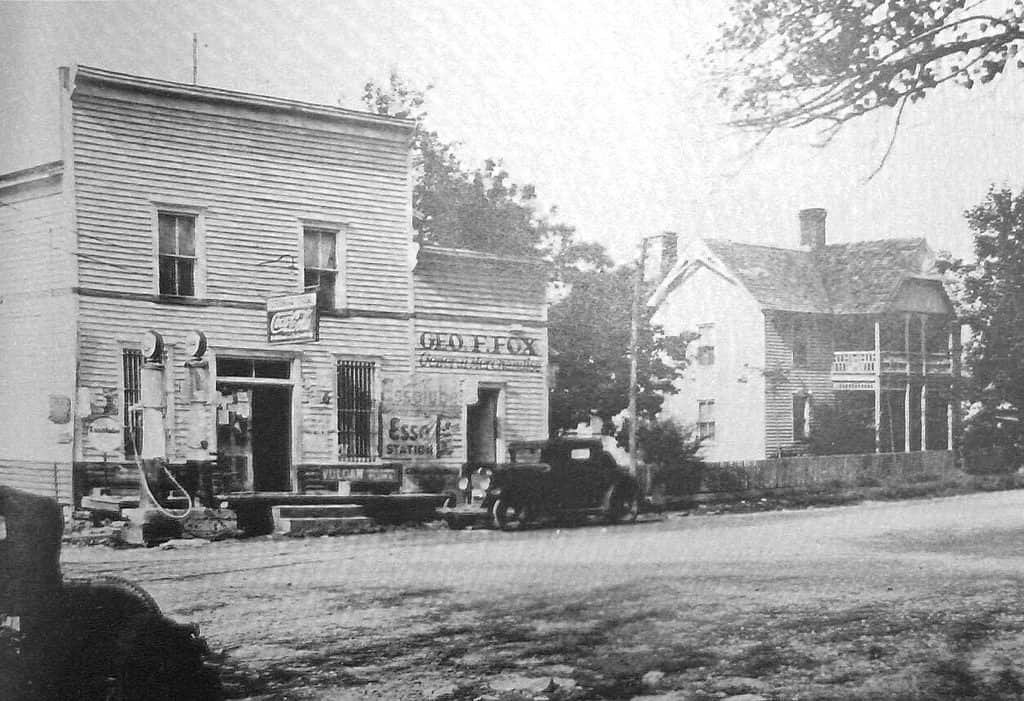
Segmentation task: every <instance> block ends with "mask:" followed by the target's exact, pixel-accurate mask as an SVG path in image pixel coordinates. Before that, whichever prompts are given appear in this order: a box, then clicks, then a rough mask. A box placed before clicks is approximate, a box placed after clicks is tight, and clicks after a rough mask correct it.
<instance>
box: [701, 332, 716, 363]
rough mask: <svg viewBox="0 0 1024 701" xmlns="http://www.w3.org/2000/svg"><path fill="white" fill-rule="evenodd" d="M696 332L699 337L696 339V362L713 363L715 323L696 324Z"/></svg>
mask: <svg viewBox="0 0 1024 701" xmlns="http://www.w3.org/2000/svg"><path fill="white" fill-rule="evenodd" d="M697 333H698V334H699V335H700V338H699V339H698V340H697V343H698V344H699V345H698V346H697V364H698V365H714V364H715V325H714V324H700V325H698V326H697Z"/></svg>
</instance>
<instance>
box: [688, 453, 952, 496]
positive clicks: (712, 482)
mask: <svg viewBox="0 0 1024 701" xmlns="http://www.w3.org/2000/svg"><path fill="white" fill-rule="evenodd" d="M959 474H961V473H960V470H959V469H958V466H957V461H956V455H955V453H953V452H951V451H948V450H929V451H923V452H916V453H866V454H859V455H815V456H800V457H789V458H776V459H770V460H744V461H738V462H717V463H706V464H704V465H702V466H700V467H699V468H697V469H696V470H695V474H694V475H693V477H694V479H693V480H692V482H691V485H690V486H691V491H692V493H701V492H704V493H707V492H741V491H750V490H766V489H813V488H824V487H857V486H877V485H892V484H908V483H913V482H923V481H928V480H933V479H935V480H938V479H944V478H952V477H955V476H957V475H959Z"/></svg>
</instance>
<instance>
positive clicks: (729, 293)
mask: <svg viewBox="0 0 1024 701" xmlns="http://www.w3.org/2000/svg"><path fill="white" fill-rule="evenodd" d="M698 254H699V251H698ZM684 255H685V254H684ZM693 255H694V251H692V250H691V252H690V256H691V260H692V259H693V258H692V256H693ZM712 263H713V264H714V261H712ZM719 269H721V268H720V267H719ZM654 321H655V323H658V324H661V325H662V326H663V327H664V329H665V332H666V333H669V334H678V333H682V332H684V331H692V332H695V331H696V330H697V326H698V325H699V324H714V325H715V336H716V339H715V362H714V364H713V365H710V366H703V365H698V364H697V362H696V354H697V348H698V346H699V345H700V341H695V342H694V343H691V344H690V348H689V350H688V355H689V356H690V365H689V367H688V368H687V370H686V373H685V376H684V377H683V378H682V379H681V380H680V381H678V382H677V386H678V387H679V393H678V394H675V395H672V396H669V397H667V398H666V400H665V404H664V406H663V409H662V415H663V416H665V417H671V418H673V419H675V420H676V421H678V422H679V423H681V424H684V425H688V426H694V427H695V426H696V422H697V402H698V401H699V400H701V399H713V400H714V401H715V439H714V440H713V441H708V442H707V443H705V449H704V452H703V454H702V455H703V457H704V459H705V460H708V461H720V460H753V459H758V458H763V457H764V451H765V444H764V421H765V419H764V416H765V406H764V375H763V370H764V350H765V349H764V315H763V314H762V312H761V309H760V307H759V305H758V304H757V303H756V302H755V300H754V299H753V297H751V296H750V294H749V293H748V292H747V291H746V290H745V289H743V288H742V287H741V286H740V285H738V284H737V283H736V282H734V281H732V280H731V279H729V278H727V277H726V276H724V275H723V274H720V273H719V272H717V271H716V270H713V269H712V268H709V267H707V266H705V265H698V266H697V267H696V269H695V270H694V272H692V273H691V274H689V276H688V277H686V278H685V279H684V280H683V281H682V282H681V283H679V284H678V285H676V286H675V288H674V289H672V290H671V291H670V292H669V293H668V295H667V296H666V297H665V299H664V300H663V301H662V303H661V304H660V305H659V308H658V310H657V312H656V313H655V315H654Z"/></svg>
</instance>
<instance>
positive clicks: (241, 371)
mask: <svg viewBox="0 0 1024 701" xmlns="http://www.w3.org/2000/svg"><path fill="white" fill-rule="evenodd" d="M217 376H218V377H252V361H251V360H245V359H243V358H217Z"/></svg>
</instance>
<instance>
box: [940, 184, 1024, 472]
mask: <svg viewBox="0 0 1024 701" xmlns="http://www.w3.org/2000/svg"><path fill="white" fill-rule="evenodd" d="M966 217H967V222H968V224H969V225H970V228H971V231H972V233H973V236H974V254H975V257H976V261H975V262H973V263H963V262H961V261H952V262H951V263H949V265H951V266H952V270H953V272H954V273H956V274H957V275H958V276H959V279H960V291H959V296H960V300H959V302H960V312H961V315H962V318H963V320H964V321H966V322H967V323H968V324H969V325H970V328H971V331H972V337H971V340H970V342H969V343H968V345H967V347H966V354H965V364H966V367H965V370H966V372H965V389H966V395H967V399H968V400H969V401H971V402H972V404H973V406H972V416H970V417H969V419H968V422H967V424H966V426H965V429H966V433H965V436H964V440H965V447H967V448H986V447H989V446H994V447H997V448H1002V449H1008V450H1009V451H1011V452H1012V453H1013V454H1015V455H1017V456H1024V425H1022V420H1024V192H1021V193H1019V194H1017V195H1014V193H1013V192H1012V191H1011V190H1009V189H1006V188H1003V189H991V190H989V192H988V195H987V196H986V197H985V200H984V201H983V202H982V203H981V204H979V205H977V206H976V207H973V208H972V209H969V210H968V211H967V212H966Z"/></svg>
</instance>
